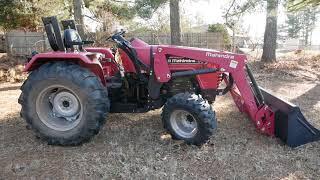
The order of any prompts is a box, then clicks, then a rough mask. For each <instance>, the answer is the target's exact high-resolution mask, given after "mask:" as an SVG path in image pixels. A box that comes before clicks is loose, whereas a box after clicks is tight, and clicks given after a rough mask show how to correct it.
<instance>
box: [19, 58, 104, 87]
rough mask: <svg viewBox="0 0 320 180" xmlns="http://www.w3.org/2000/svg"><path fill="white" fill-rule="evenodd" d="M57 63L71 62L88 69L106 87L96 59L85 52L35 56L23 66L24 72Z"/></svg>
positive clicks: (100, 67)
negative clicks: (49, 63)
mask: <svg viewBox="0 0 320 180" xmlns="http://www.w3.org/2000/svg"><path fill="white" fill-rule="evenodd" d="M57 61H66V62H73V63H76V64H79V65H80V66H82V67H85V68H88V69H89V70H90V71H92V72H93V73H94V74H95V75H97V76H98V77H99V78H100V80H101V82H102V84H103V85H106V82H105V80H104V72H103V69H102V66H101V64H100V62H99V60H98V58H97V57H95V56H92V54H90V53H87V52H83V53H82V52H81V53H65V52H50V53H41V54H37V55H35V56H34V57H33V58H32V59H31V60H30V61H29V62H28V63H27V64H26V65H25V68H24V72H31V71H33V70H35V69H37V68H39V67H40V66H42V65H43V64H45V63H48V62H57Z"/></svg>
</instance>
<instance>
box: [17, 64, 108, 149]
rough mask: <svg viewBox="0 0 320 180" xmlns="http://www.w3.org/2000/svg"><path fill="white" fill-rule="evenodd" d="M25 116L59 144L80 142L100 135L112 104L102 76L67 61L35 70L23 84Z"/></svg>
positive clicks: (45, 137)
mask: <svg viewBox="0 0 320 180" xmlns="http://www.w3.org/2000/svg"><path fill="white" fill-rule="evenodd" d="M21 91H22V93H21V95H20V98H19V103H20V104H21V106H22V109H21V116H22V117H23V118H24V119H25V120H26V122H27V125H28V126H29V127H30V128H31V129H32V130H33V131H34V132H35V133H36V136H37V137H39V138H41V139H43V140H45V141H47V142H48V143H49V144H55V145H78V144H81V143H83V142H85V141H88V140H89V139H91V138H92V137H93V136H94V135H96V134H97V133H98V132H99V130H100V128H101V126H102V125H103V124H104V123H105V120H106V116H107V113H108V111H109V107H110V103H109V99H108V93H107V90H106V89H105V88H104V86H103V85H102V83H101V82H100V80H99V78H98V77H97V76H96V75H95V74H93V73H92V72H91V71H89V70H88V69H86V68H83V67H81V66H79V65H76V64H71V63H66V62H55V63H47V64H44V65H42V66H41V67H40V68H38V69H37V70H34V71H33V72H32V73H31V74H30V75H29V77H28V79H27V80H26V81H25V82H24V84H23V85H22V87H21Z"/></svg>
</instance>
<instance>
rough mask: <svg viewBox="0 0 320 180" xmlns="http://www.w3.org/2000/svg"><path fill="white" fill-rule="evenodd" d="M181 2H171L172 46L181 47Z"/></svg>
mask: <svg viewBox="0 0 320 180" xmlns="http://www.w3.org/2000/svg"><path fill="white" fill-rule="evenodd" d="M179 1H180V0H170V30H171V44H173V45H181V27H180V8H179Z"/></svg>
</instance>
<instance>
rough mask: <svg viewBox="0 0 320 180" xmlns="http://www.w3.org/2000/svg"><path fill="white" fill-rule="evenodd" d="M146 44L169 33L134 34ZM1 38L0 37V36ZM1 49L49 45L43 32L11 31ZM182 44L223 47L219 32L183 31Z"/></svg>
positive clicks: (16, 51) (22, 50)
mask: <svg viewBox="0 0 320 180" xmlns="http://www.w3.org/2000/svg"><path fill="white" fill-rule="evenodd" d="M130 37H137V38H140V39H142V40H143V41H145V42H147V43H148V44H170V39H171V38H170V34H151V33H149V34H135V35H130V34H128V35H127V38H128V39H129V38H130ZM0 38H1V37H0ZM3 39H4V40H3V44H2V45H3V49H4V50H5V51H6V52H7V53H8V54H9V55H11V56H28V55H30V54H31V53H32V51H35V50H36V51H38V52H45V51H49V50H50V46H49V43H48V40H47V37H46V34H45V33H43V32H24V31H12V32H9V33H7V34H5V35H4V38H3ZM181 40H182V45H183V46H190V47H199V48H208V49H217V50H222V49H224V48H225V45H224V43H223V38H222V36H221V35H220V34H219V33H184V34H182V37H181ZM0 50H1V41H0Z"/></svg>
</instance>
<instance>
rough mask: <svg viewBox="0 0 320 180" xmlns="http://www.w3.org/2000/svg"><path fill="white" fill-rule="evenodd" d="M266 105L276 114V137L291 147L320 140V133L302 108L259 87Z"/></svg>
mask: <svg viewBox="0 0 320 180" xmlns="http://www.w3.org/2000/svg"><path fill="white" fill-rule="evenodd" d="M259 89H260V91H261V93H262V95H263V97H264V103H265V104H267V105H268V106H270V107H271V109H272V110H273V111H274V112H275V136H276V137H278V138H280V139H281V140H282V141H283V142H285V143H286V144H287V145H288V146H290V147H297V146H300V145H303V144H306V143H309V142H313V141H317V140H320V131H319V130H318V129H316V128H315V127H313V126H312V125H311V124H310V123H309V122H308V121H307V120H306V118H305V117H304V116H303V114H302V113H301V111H300V108H299V107H298V106H296V105H294V104H292V103H290V102H287V101H284V100H282V99H280V98H278V97H276V96H274V95H272V94H271V93H269V92H268V91H266V90H264V89H263V88H261V87H259Z"/></svg>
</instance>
